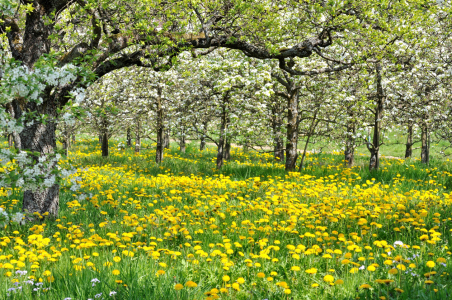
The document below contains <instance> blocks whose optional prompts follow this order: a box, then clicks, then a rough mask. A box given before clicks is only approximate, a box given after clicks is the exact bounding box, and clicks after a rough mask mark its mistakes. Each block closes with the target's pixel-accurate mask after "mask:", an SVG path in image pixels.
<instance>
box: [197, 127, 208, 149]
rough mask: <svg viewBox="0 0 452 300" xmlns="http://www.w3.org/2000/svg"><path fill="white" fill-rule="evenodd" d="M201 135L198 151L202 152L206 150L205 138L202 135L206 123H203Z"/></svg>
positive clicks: (205, 128)
mask: <svg viewBox="0 0 452 300" xmlns="http://www.w3.org/2000/svg"><path fill="white" fill-rule="evenodd" d="M202 124H203V127H202V128H203V129H202V130H203V134H201V136H200V143H199V150H200V151H203V150H204V149H205V148H206V136H205V135H204V132H205V131H206V130H207V122H206V121H204V122H203V123H202Z"/></svg>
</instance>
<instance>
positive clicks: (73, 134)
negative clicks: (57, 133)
mask: <svg viewBox="0 0 452 300" xmlns="http://www.w3.org/2000/svg"><path fill="white" fill-rule="evenodd" d="M71 139H72V144H74V143H75V133H72V134H71Z"/></svg>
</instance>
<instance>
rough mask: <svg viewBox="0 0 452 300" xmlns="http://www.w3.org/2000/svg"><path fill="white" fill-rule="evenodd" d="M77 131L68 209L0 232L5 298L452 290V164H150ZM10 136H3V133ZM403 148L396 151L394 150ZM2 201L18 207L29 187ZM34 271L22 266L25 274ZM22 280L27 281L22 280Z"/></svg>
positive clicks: (377, 295)
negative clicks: (288, 168) (292, 167)
mask: <svg viewBox="0 0 452 300" xmlns="http://www.w3.org/2000/svg"><path fill="white" fill-rule="evenodd" d="M143 146H144V148H148V149H144V150H143V151H142V152H141V153H140V154H139V155H135V154H134V153H133V150H132V149H126V150H123V151H120V150H117V142H114V141H112V143H111V152H110V157H109V158H107V159H105V158H102V157H101V156H100V147H99V145H98V143H97V142H96V141H95V140H87V139H85V140H79V141H78V142H77V143H76V145H75V147H74V148H73V149H72V151H71V153H70V155H69V157H68V159H67V160H66V161H64V162H63V163H62V164H63V165H64V164H72V165H75V166H77V167H78V168H79V170H80V172H79V174H77V175H75V176H79V177H80V184H81V189H80V190H78V191H76V192H73V191H71V190H70V184H69V181H65V182H63V183H62V187H61V197H60V215H59V219H57V220H43V221H42V222H41V223H37V224H27V225H24V226H19V225H14V224H8V225H7V226H5V227H4V228H3V229H1V230H2V231H0V291H1V292H0V298H7V299H34V298H36V299H38V298H39V299H41V298H42V299H65V298H72V299H89V298H92V299H95V298H96V297H98V298H104V299H110V298H111V299H217V298H221V299H261V300H262V299H315V298H317V299H344V300H345V299H357V298H358V297H359V298H360V299H450V298H452V280H451V276H450V273H451V272H452V270H451V265H452V264H451V262H450V256H451V254H452V253H451V252H450V250H449V247H450V242H451V241H452V240H451V234H450V229H451V218H450V216H451V212H452V209H451V199H452V195H451V192H450V191H451V189H452V174H451V166H450V163H449V162H448V161H447V160H435V159H433V160H432V162H431V164H430V165H429V166H424V165H422V164H420V163H419V161H418V160H415V159H413V160H408V161H404V160H396V159H382V167H381V169H380V170H379V171H377V172H373V173H369V172H368V171H367V159H368V158H367V157H365V156H360V155H358V156H357V166H356V167H355V168H353V169H347V168H344V167H343V162H342V155H335V154H309V155H308V157H307V164H306V168H305V169H304V170H303V171H302V172H301V173H289V174H286V173H285V172H284V168H283V165H282V164H280V163H278V162H275V161H274V159H273V158H272V156H271V155H270V154H257V153H253V152H249V153H244V152H242V151H241V150H240V149H233V151H232V159H231V161H228V162H227V163H226V164H225V166H224V168H223V169H222V170H221V171H217V170H216V169H215V168H214V166H215V164H214V159H215V154H216V153H215V149H207V150H205V151H203V152H199V151H198V150H196V149H195V147H194V146H193V147H192V146H190V145H189V146H188V148H187V152H186V153H185V154H181V153H179V152H178V150H177V148H172V149H171V150H169V151H167V152H166V153H165V158H164V162H163V163H162V164H161V165H156V164H155V163H154V156H155V151H154V150H153V146H152V145H147V144H146V143H145V144H144V145H143ZM3 147H5V144H3ZM394 156H396V155H394ZM9 193H10V195H9V196H8V191H6V190H3V196H1V198H0V205H1V206H2V207H3V208H5V209H6V210H7V211H10V212H15V211H17V210H20V201H19V199H20V198H21V191H20V190H14V191H9ZM25 271H26V274H25ZM19 287H20V289H19Z"/></svg>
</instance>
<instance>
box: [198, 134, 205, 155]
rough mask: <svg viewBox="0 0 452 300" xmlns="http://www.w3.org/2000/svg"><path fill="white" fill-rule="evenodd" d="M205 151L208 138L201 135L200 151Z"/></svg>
mask: <svg viewBox="0 0 452 300" xmlns="http://www.w3.org/2000/svg"><path fill="white" fill-rule="evenodd" d="M204 149H206V137H205V136H204V135H201V137H200V141H199V150H200V151H204Z"/></svg>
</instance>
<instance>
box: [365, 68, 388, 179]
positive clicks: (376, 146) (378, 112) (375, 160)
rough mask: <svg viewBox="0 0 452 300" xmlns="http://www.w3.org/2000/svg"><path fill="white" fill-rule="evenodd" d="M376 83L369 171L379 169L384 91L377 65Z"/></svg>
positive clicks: (379, 69)
mask: <svg viewBox="0 0 452 300" xmlns="http://www.w3.org/2000/svg"><path fill="white" fill-rule="evenodd" d="M375 69H376V83H377V97H376V103H375V104H376V105H375V111H374V112H375V119H374V126H373V127H374V135H373V139H372V145H371V147H370V148H369V145H368V148H369V151H370V160H369V171H372V170H378V168H379V167H380V157H379V151H380V134H381V119H382V118H383V107H384V101H385V96H384V91H383V86H382V85H381V66H380V64H379V63H377V64H376V68H375Z"/></svg>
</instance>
